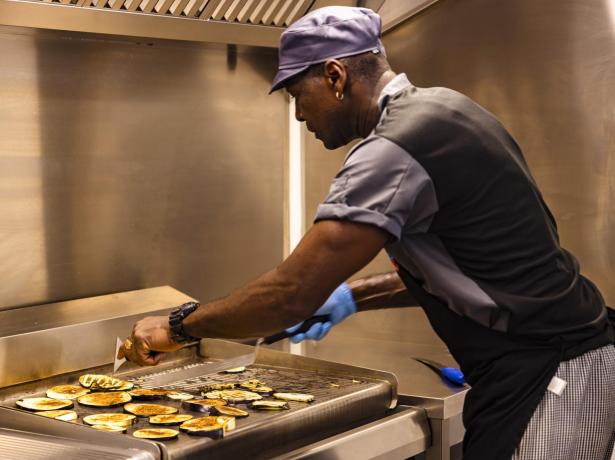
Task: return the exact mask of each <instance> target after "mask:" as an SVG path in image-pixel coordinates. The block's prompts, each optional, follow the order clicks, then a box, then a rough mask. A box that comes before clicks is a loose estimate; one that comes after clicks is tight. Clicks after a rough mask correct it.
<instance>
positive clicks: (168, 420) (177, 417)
mask: <svg viewBox="0 0 615 460" xmlns="http://www.w3.org/2000/svg"><path fill="white" fill-rule="evenodd" d="M191 418H193V417H192V415H188V414H170V415H152V416H151V417H150V418H149V423H151V424H152V425H180V424H182V423H184V422H186V421H188V420H190V419H191Z"/></svg>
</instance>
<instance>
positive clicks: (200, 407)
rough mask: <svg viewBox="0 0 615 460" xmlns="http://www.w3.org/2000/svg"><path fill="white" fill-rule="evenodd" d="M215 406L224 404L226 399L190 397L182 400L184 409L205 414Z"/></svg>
mask: <svg viewBox="0 0 615 460" xmlns="http://www.w3.org/2000/svg"><path fill="white" fill-rule="evenodd" d="M217 406H226V401H224V400H222V399H190V400H188V401H183V402H182V407H183V408H184V409H186V410H191V411H195V412H203V413H205V414H209V413H210V412H211V410H212V408H214V407H217Z"/></svg>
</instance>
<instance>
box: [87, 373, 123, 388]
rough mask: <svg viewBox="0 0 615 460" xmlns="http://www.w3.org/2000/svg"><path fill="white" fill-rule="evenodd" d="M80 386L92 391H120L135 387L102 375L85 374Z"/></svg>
mask: <svg viewBox="0 0 615 460" xmlns="http://www.w3.org/2000/svg"><path fill="white" fill-rule="evenodd" d="M79 384H80V385H81V386H83V387H85V388H89V389H91V390H120V389H130V388H132V387H133V386H134V385H133V384H132V383H130V382H126V381H125V380H120V379H117V378H115V377H110V376H108V375H102V374H85V375H82V376H81V377H79Z"/></svg>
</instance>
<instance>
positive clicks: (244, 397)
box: [203, 390, 263, 404]
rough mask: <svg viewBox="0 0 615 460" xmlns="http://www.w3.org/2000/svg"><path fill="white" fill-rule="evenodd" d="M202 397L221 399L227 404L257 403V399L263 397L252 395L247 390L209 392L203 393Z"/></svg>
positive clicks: (252, 393) (256, 394)
mask: <svg viewBox="0 0 615 460" xmlns="http://www.w3.org/2000/svg"><path fill="white" fill-rule="evenodd" d="M203 396H205V397H206V398H208V399H223V400H225V401H226V402H228V403H229V404H240V403H248V402H251V401H258V400H259V399H263V397H262V396H261V395H259V394H258V393H254V392H252V391H247V390H221V391H210V392H207V393H205V394H204V395H203Z"/></svg>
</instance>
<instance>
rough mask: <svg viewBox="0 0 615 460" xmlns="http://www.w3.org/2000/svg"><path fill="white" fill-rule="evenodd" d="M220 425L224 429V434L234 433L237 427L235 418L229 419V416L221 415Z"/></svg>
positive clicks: (219, 418)
mask: <svg viewBox="0 0 615 460" xmlns="http://www.w3.org/2000/svg"><path fill="white" fill-rule="evenodd" d="M218 423H219V424H220V425H222V426H223V427H224V432H225V433H226V432H228V431H233V430H234V429H235V427H236V426H237V424H236V422H235V417H229V416H228V415H221V416H220V417H218Z"/></svg>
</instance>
